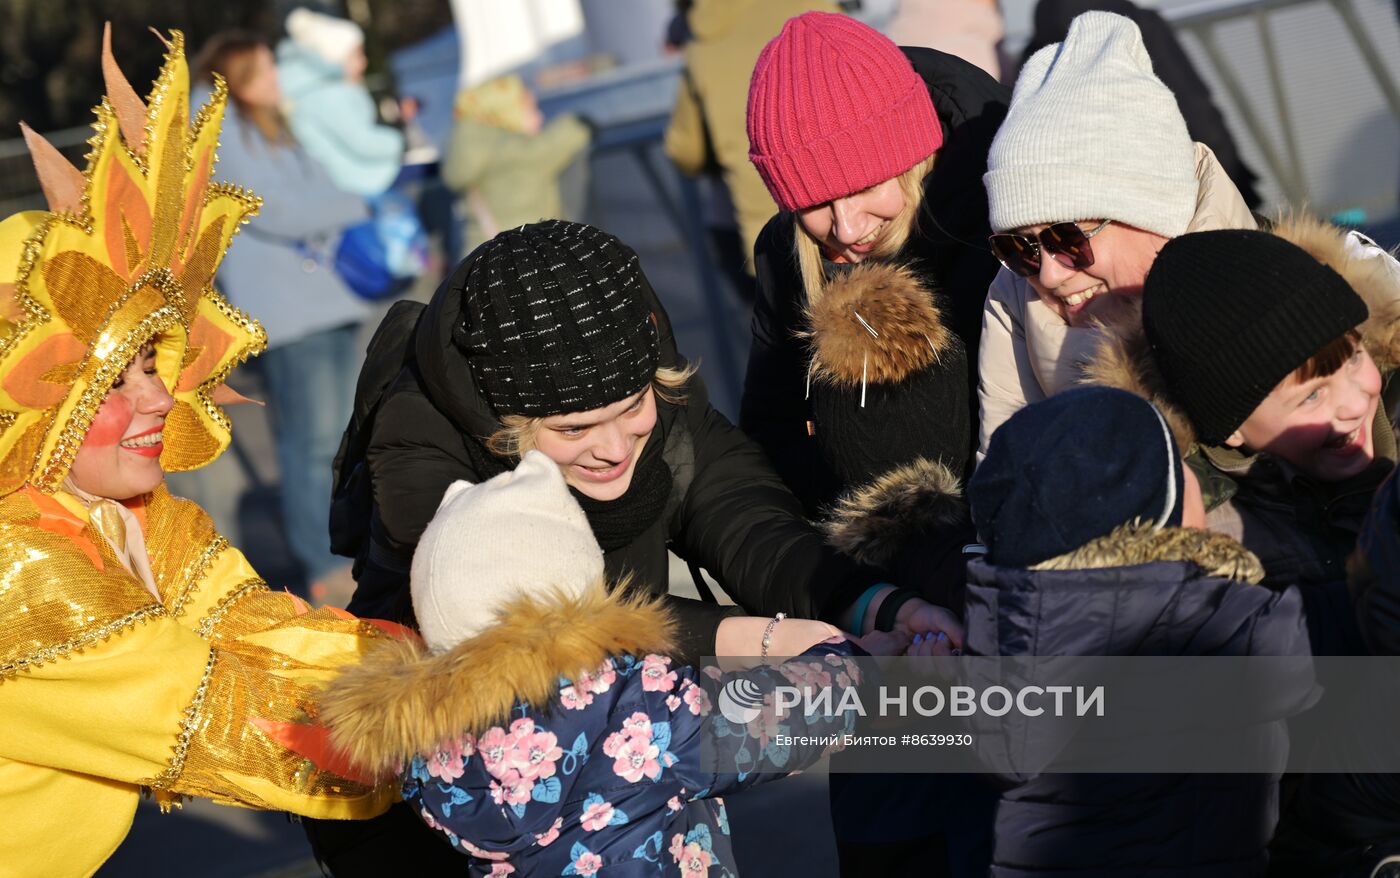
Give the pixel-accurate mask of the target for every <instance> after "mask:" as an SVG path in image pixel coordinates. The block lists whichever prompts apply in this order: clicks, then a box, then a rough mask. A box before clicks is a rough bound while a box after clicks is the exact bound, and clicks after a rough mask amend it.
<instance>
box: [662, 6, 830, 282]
mask: <svg viewBox="0 0 1400 878" xmlns="http://www.w3.org/2000/svg"><path fill="white" fill-rule="evenodd" d="M686 5H687V6H688V10H686V11H684V13H683V14H684V21H685V22H686V24H687V25H688V33H689V36H690V40H689V42H687V43H686V44H685V69H684V70H683V71H682V74H681V84H680V88H679V89H678V90H677V92H676V105H675V108H674V109H673V110H672V111H671V121H670V124H669V125H668V126H667V128H666V155H667V156H669V157H670V159H671V161H673V162H675V163H676V167H678V168H680V169H681V171H683V172H684V173H686V174H690V175H691V176H696V175H699V174H702V173H703V174H708V175H711V180H712V181H713V183H714V185H713V186H712V187H711V188H712V193H711V195H712V198H711V206H712V207H714V208H715V209H714V210H712V211H710V213H712V214H715V216H713V219H710V218H707V226H708V231H709V233H710V240H711V243H712V245H713V246H714V249H715V253H716V255H717V256H718V258H719V263H720V267H721V268H722V269H724V271H725V274H726V276H728V277H729V278H730V280H731V281H732V282H733V283H734V284H735V289H736V290H738V291H739V293H740V295H741V296H742V297H743V298H744V300H745V301H748V302H751V301H752V300H753V295H754V291H753V285H754V279H753V278H754V268H753V247H754V242H755V241H757V240H758V233H759V232H761V231H762V230H763V226H764V224H765V223H767V222H768V219H769V217H771V216H773V214H774V213H775V212H776V211H777V209H778V205H777V203H776V202H774V201H773V197H772V196H771V195H769V194H768V188H767V187H766V186H765V185H764V184H763V180H762V178H760V177H759V176H758V171H757V170H755V169H754V166H753V165H752V164H751V163H750V162H749V135H748V131H747V130H746V129H745V127H744V111H745V107H746V106H747V102H748V94H749V77H750V76H751V75H752V74H753V67H754V62H755V61H757V60H758V53H759V52H761V51H762V50H763V47H764V46H765V45H767V44H768V41H769V40H771V39H772V38H773V37H775V36H777V35H778V31H780V30H782V27H783V23H784V22H786V21H787V20H788V19H789V18H793V17H795V16H798V15H801V14H802V13H804V12H809V11H811V10H818V11H822V12H835V11H837V6H836V4H835V3H831V2H825V0H761V2H760V0H695V2H693V3H689V4H686ZM724 213H728V214H729V216H728V217H725V216H724ZM735 221H737V224H738V225H737V228H736V226H735Z"/></svg>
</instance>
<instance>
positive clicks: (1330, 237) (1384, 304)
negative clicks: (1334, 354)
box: [1270, 213, 1400, 372]
mask: <svg viewBox="0 0 1400 878" xmlns="http://www.w3.org/2000/svg"><path fill="white" fill-rule="evenodd" d="M1270 231H1272V232H1273V233H1274V234H1275V235H1278V236H1279V237H1280V238H1283V239H1284V240H1285V241H1288V242H1290V243H1292V244H1296V245H1297V246H1299V247H1301V248H1303V249H1304V250H1306V251H1307V252H1308V253H1309V255H1311V256H1312V257H1313V258H1314V259H1316V260H1317V261H1318V262H1321V263H1322V264H1323V265H1326V266H1327V267H1328V268H1330V269H1332V270H1333V271H1335V272H1337V274H1340V275H1341V276H1342V279H1343V280H1345V281H1346V282H1347V283H1348V284H1350V285H1351V288H1352V289H1353V290H1356V294H1357V295H1358V296H1360V297H1361V299H1362V301H1364V302H1365V303H1366V308H1367V310H1368V311H1370V316H1369V317H1367V318H1366V322H1365V323H1363V324H1361V343H1362V344H1363V345H1365V347H1366V352H1367V353H1369V354H1370V355H1371V359H1373V360H1375V361H1376V366H1377V368H1379V369H1380V370H1381V372H1391V371H1394V370H1395V369H1396V368H1397V367H1400V266H1397V265H1396V264H1395V261H1394V259H1392V258H1390V257H1389V256H1386V255H1385V254H1384V251H1382V250H1381V249H1380V248H1379V247H1377V248H1376V249H1375V251H1374V253H1373V254H1371V257H1370V258H1368V257H1367V256H1366V255H1363V254H1364V253H1365V251H1364V250H1358V248H1357V245H1356V243H1355V242H1354V241H1348V238H1349V237H1350V235H1349V233H1348V232H1347V231H1346V230H1345V229H1340V228H1338V227H1336V226H1334V225H1332V224H1331V223H1328V222H1325V221H1324V220H1320V219H1317V218H1316V217H1312V216H1307V215H1306V214H1299V213H1293V214H1283V215H1281V216H1280V217H1279V218H1278V220H1277V221H1276V222H1275V223H1274V225H1273V228H1272V229H1271V230H1270Z"/></svg>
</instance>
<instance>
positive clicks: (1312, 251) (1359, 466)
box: [1143, 220, 1400, 654]
mask: <svg viewBox="0 0 1400 878" xmlns="http://www.w3.org/2000/svg"><path fill="white" fill-rule="evenodd" d="M1285 236H1287V237H1285ZM1290 238H1291V239H1292V240H1289V239H1290ZM1294 241H1297V242H1298V243H1293V242H1294ZM1300 244H1301V245H1302V246H1299V245H1300ZM1305 248H1306V249H1305ZM1393 267H1394V261H1393V260H1391V259H1390V258H1389V257H1388V256H1385V254H1383V253H1381V252H1380V251H1379V248H1374V246H1372V247H1371V248H1366V247H1364V245H1362V244H1360V242H1357V241H1355V239H1348V238H1347V237H1344V236H1343V235H1342V234H1341V233H1340V232H1337V231H1336V230H1332V229H1330V228H1328V227H1325V226H1322V225H1321V224H1319V223H1316V222H1307V221H1299V220H1292V221H1288V222H1286V223H1282V224H1280V226H1279V227H1277V228H1276V229H1275V231H1274V232H1272V233H1267V232H1256V231H1233V230H1231V231H1216V232H1200V233H1196V234H1190V235H1184V236H1182V237H1180V238H1177V239H1175V240H1173V241H1171V242H1169V243H1168V244H1167V246H1166V247H1164V248H1163V249H1162V252H1161V254H1160V255H1159V256H1158V258H1157V261H1156V263H1154V264H1153V267H1152V270H1151V272H1150V273H1149V274H1148V276H1147V282H1146V284H1145V286H1144V292H1143V332H1144V335H1145V338H1146V342H1147V346H1148V348H1150V356H1149V357H1147V359H1148V360H1149V361H1150V362H1149V364H1148V365H1149V367H1150V368H1149V369H1145V370H1144V371H1147V372H1155V373H1156V374H1158V375H1159V376H1160V384H1161V391H1162V395H1163V396H1164V397H1165V399H1166V400H1169V401H1170V404H1171V405H1172V406H1174V407H1175V408H1176V409H1177V410H1178V411H1179V413H1180V417H1178V418H1177V419H1176V420H1177V424H1178V427H1179V428H1180V430H1181V432H1182V435H1183V436H1184V437H1185V438H1184V441H1183V442H1182V445H1183V447H1187V448H1188V449H1189V448H1191V447H1193V446H1194V448H1195V453H1194V454H1193V455H1192V456H1191V458H1190V460H1191V463H1192V465H1193V466H1194V467H1195V468H1196V469H1197V471H1198V475H1199V476H1200V477H1201V482H1202V484H1203V485H1204V486H1205V494H1206V505H1207V508H1208V509H1209V510H1210V515H1209V518H1208V522H1209V525H1210V526H1211V527H1212V529H1216V530H1220V531H1223V532H1225V533H1229V534H1231V535H1233V536H1235V537H1237V538H1238V539H1240V540H1241V541H1242V542H1243V543H1244V544H1245V546H1246V547H1248V548H1249V549H1250V550H1251V551H1253V552H1254V553H1255V554H1257V555H1258V556H1259V557H1260V559H1261V560H1262V561H1263V562H1264V569H1265V573H1266V580H1265V582H1266V584H1268V585H1270V586H1275V587H1277V586H1283V585H1288V584H1293V583H1297V584H1301V585H1304V586H1308V588H1305V590H1304V599H1305V601H1306V602H1307V603H1308V609H1309V623H1308V624H1309V628H1310V630H1311V632H1312V634H1313V637H1314V640H1313V649H1314V651H1315V652H1318V653H1330V654H1354V653H1359V652H1362V651H1364V650H1363V647H1362V645H1361V643H1360V639H1359V636H1358V634H1357V630H1356V623H1355V619H1354V617H1353V615H1352V612H1351V607H1350V603H1349V601H1348V599H1347V595H1346V590H1345V585H1344V578H1345V575H1346V572H1345V569H1344V566H1345V561H1346V557H1347V555H1348V554H1350V552H1351V550H1352V547H1353V546H1354V544H1355V540H1356V533H1357V530H1358V528H1359V527H1360V523H1361V518H1362V516H1363V515H1364V513H1365V510H1366V507H1367V504H1368V503H1369V499H1370V497H1371V494H1372V493H1373V492H1374V491H1375V489H1376V487H1377V486H1378V485H1379V484H1380V481H1381V480H1382V479H1383V478H1384V477H1385V475H1386V474H1387V473H1388V472H1389V471H1390V470H1391V469H1392V468H1393V466H1394V461H1395V456H1396V443H1395V434H1394V431H1393V429H1392V427H1391V415H1392V412H1391V411H1389V410H1388V409H1389V408H1391V407H1392V406H1386V405H1384V404H1383V400H1382V387H1383V384H1384V378H1383V375H1382V372H1385V373H1387V374H1388V373H1390V372H1391V371H1392V370H1393V369H1394V368H1395V366H1396V364H1397V363H1400V349H1397V347H1398V346H1397V345H1396V343H1395V341H1394V335H1395V332H1396V330H1395V327H1396V326H1400V321H1397V314H1400V304H1398V303H1400V271H1394V270H1391V269H1392V268H1393ZM1339 271H1340V272H1342V274H1339V273H1338V272H1339ZM1344 274H1345V275H1346V276H1345V277H1344V276H1343V275H1344ZM1349 279H1350V280H1351V282H1350V283H1349V282H1348V280H1349ZM1353 287H1355V289H1354V288H1353ZM1359 293H1360V294H1359ZM1362 294H1364V298H1363V295H1362ZM1368 302H1369V303H1370V306H1369V308H1368ZM1179 438H1180V437H1179Z"/></svg>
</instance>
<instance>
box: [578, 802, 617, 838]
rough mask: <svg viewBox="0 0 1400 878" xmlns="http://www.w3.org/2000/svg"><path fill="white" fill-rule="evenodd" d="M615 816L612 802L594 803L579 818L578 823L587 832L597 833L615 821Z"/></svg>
mask: <svg viewBox="0 0 1400 878" xmlns="http://www.w3.org/2000/svg"><path fill="white" fill-rule="evenodd" d="M613 814H614V809H613V806H612V803H611V802H594V803H593V804H591V805H589V806H588V808H587V809H585V810H584V812H583V814H581V815H580V816H579V818H578V822H579V825H581V826H582V827H583V828H584V829H585V830H586V831H588V832H597V831H598V830H600V829H602V828H604V827H606V826H607V825H608V821H609V820H612V819H613Z"/></svg>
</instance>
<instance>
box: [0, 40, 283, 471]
mask: <svg viewBox="0 0 1400 878" xmlns="http://www.w3.org/2000/svg"><path fill="white" fill-rule="evenodd" d="M166 45H167V52H166V55H165V62H164V64H163V65H162V67H161V70H160V75H159V77H158V78H157V79H156V82H155V87H154V88H153V89H152V90H151V93H150V95H149V97H147V99H146V100H145V101H144V102H143V101H142V100H141V98H140V97H138V96H137V94H136V92H135V91H134V90H133V89H132V88H131V85H130V84H129V83H128V82H127V81H126V79H125V78H124V77H123V76H122V73H121V70H120V69H119V68H118V67H117V65H116V62H115V60H114V59H113V58H112V54H111V39H110V33H109V34H105V35H104V39H103V53H102V67H103V74H104V76H105V78H106V83H107V96H106V97H105V98H104V99H103V101H102V103H101V105H100V106H98V107H97V108H96V109H95V111H94V112H95V113H96V114H97V121H96V122H95V123H94V124H93V128H94V130H95V131H96V133H95V134H94V136H93V137H92V138H91V139H90V140H89V143H90V144H91V146H92V151H91V152H90V153H89V154H88V156H87V169H86V170H84V171H79V170H78V169H77V168H75V167H74V166H73V165H72V164H71V163H69V162H68V161H67V160H66V159H64V158H63V156H62V155H60V154H59V152H58V151H57V150H56V149H55V148H54V147H53V146H52V145H51V144H49V143H48V142H47V141H46V140H44V139H43V138H42V137H40V136H38V135H37V134H34V133H33V132H32V131H30V130H29V129H27V128H26V129H25V130H24V134H25V138H26V139H27V141H28V143H29V149H30V152H31V153H32V154H33V157H34V165H35V168H36V170H37V171H38V174H39V181H40V184H41V186H42V187H43V190H44V195H45V197H46V198H47V200H48V203H49V210H47V211H31V212H26V213H20V214H16V215H14V216H12V217H10V218H9V219H6V220H4V221H3V222H0V495H3V494H8V493H10V492H11V491H14V490H16V489H17V488H19V487H20V486H21V485H23V484H24V483H26V482H28V483H29V484H31V485H33V486H35V487H36V488H38V489H39V490H41V491H46V492H52V491H54V490H55V489H57V488H58V486H59V484H60V483H61V482H62V481H63V479H64V476H65V475H66V474H67V473H68V470H69V467H70V466H71V465H72V463H73V456H74V454H75V453H76V452H77V450H78V446H80V445H81V444H82V442H83V437H84V436H86V434H87V430H88V426H89V425H90V424H91V422H92V418H93V415H94V414H95V413H96V412H97V409H98V407H99V406H101V404H102V401H103V399H104V398H105V397H106V395H107V393H108V391H109V390H110V389H111V387H112V384H113V383H114V382H115V381H116V379H117V378H118V377H119V376H120V375H121V373H122V371H123V370H124V369H125V368H126V366H127V365H128V364H129V363H130V362H131V360H132V358H133V357H135V355H136V354H137V352H138V351H139V350H140V348H141V347H142V345H144V344H146V343H148V342H151V343H153V344H154V346H155V350H156V369H157V371H158V372H159V373H160V376H161V379H162V380H163V381H164V382H165V385H166V387H168V388H169V389H170V392H171V394H172V395H173V396H174V398H175V407H174V408H173V409H172V410H171V412H170V414H169V416H168V417H167V418H166V422H165V429H164V445H165V450H164V452H163V453H162V454H161V465H162V466H163V467H164V468H165V469H166V470H167V471H181V470H190V469H195V468H197V467H200V466H203V465H204V464H206V463H209V462H210V461H212V460H213V459H214V458H216V457H217V456H218V455H219V454H220V453H221V452H222V451H223V450H224V449H225V448H226V447H227V446H228V443H229V426H230V424H229V420H228V416H227V415H226V414H225V413H224V411H223V409H222V408H221V407H220V405H219V403H220V402H221V401H222V402H230V401H235V400H236V399H237V398H238V397H237V394H234V393H233V392H232V391H229V390H228V388H227V387H225V386H223V382H224V380H225V379H226V378H227V377H228V374H229V373H230V372H231V371H232V370H233V368H234V367H235V366H237V365H238V364H239V363H240V362H242V361H243V360H244V359H246V358H247V357H248V356H250V355H252V354H257V353H260V352H261V351H262V350H263V349H264V348H265V347H266V346H267V335H266V333H265V332H264V331H263V329H262V327H261V326H260V325H259V324H258V323H257V321H255V320H252V319H251V318H249V317H248V316H247V315H245V314H243V313H242V312H240V311H238V310H237V309H236V308H234V307H232V306H231V305H229V304H228V302H227V301H225V300H224V298H223V297H222V296H220V295H219V294H218V293H216V292H215V291H214V288H213V286H212V282H213V279H214V271H215V269H216V268H217V267H218V265H219V262H220V260H221V259H222V258H223V255H224V252H225V251H226V250H227V249H228V246H229V243H230V241H231V240H232V238H233V235H234V234H235V232H236V231H237V230H238V226H239V224H240V223H242V222H244V221H246V219H247V218H248V217H249V216H252V215H253V214H255V213H257V211H258V208H259V206H260V205H261V203H262V202H261V200H260V199H258V198H255V197H254V196H253V195H252V194H251V193H248V192H245V191H243V190H242V189H239V188H237V187H234V186H231V185H228V184H224V183H215V182H213V181H212V179H211V177H212V174H213V170H214V163H215V161H216V155H215V151H216V149H217V148H218V138H219V128H220V125H221V123H222V121H223V115H224V109H225V105H226V102H227V99H228V90H227V87H226V86H225V85H224V83H223V81H222V80H221V79H218V78H217V77H216V79H215V83H214V92H213V95H212V97H211V98H210V99H209V101H208V102H207V103H206V104H205V105H204V106H203V107H202V108H201V109H200V111H199V113H198V114H197V115H195V117H194V119H193V122H191V120H190V106H189V103H190V98H189V71H188V69H187V67H186V64H185V55H184V37H183V35H182V34H181V33H180V32H179V31H171V33H170V41H169V42H168V43H167V44H166Z"/></svg>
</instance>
